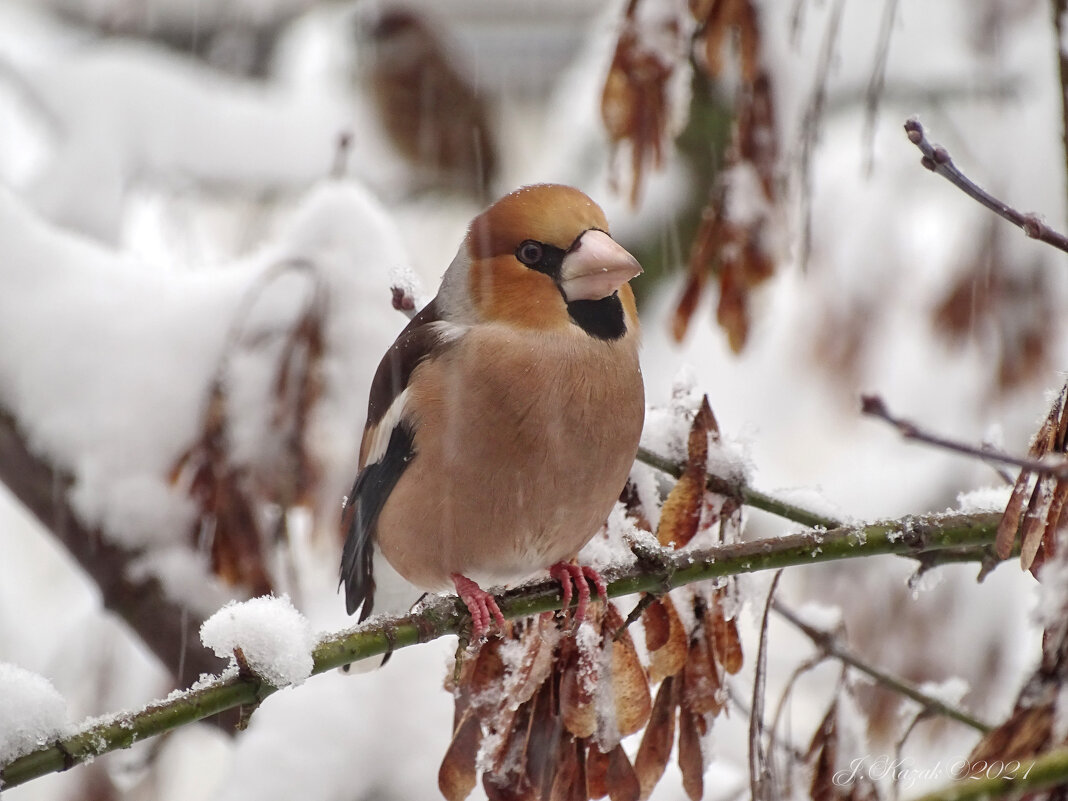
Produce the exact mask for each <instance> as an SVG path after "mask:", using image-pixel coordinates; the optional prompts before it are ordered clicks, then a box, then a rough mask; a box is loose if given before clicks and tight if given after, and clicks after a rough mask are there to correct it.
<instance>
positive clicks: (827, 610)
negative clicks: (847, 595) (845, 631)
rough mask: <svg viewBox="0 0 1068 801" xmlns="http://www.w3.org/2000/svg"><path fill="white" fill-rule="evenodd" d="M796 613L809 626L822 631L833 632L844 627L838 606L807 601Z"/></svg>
mask: <svg viewBox="0 0 1068 801" xmlns="http://www.w3.org/2000/svg"><path fill="white" fill-rule="evenodd" d="M794 611H795V613H796V614H797V616H798V617H799V618H801V619H802V620H803V621H805V622H806V623H808V625H810V626H812V627H813V628H817V629H819V630H820V631H830V632H833V631H836V630H837V629H838V627H839V626H841V625H842V610H841V608H839V607H837V606H828V605H826V604H821V603H817V602H815V601H807V602H805V603H803V604H801V606H799V607H798V608H797V609H796V610H794Z"/></svg>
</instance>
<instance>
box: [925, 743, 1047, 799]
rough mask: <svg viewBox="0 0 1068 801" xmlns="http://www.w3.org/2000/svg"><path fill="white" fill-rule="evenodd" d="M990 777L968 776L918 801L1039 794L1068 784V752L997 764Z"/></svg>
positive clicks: (992, 765)
mask: <svg viewBox="0 0 1068 801" xmlns="http://www.w3.org/2000/svg"><path fill="white" fill-rule="evenodd" d="M990 767H991V768H995V767H997V771H996V774H997V775H994V771H993V770H990V771H987V772H988V773H989V774H990V775H982V776H969V777H967V778H964V779H959V780H957V781H955V782H954V783H953V784H951V785H949V786H948V787H943V788H942V789H941V790H936V791H935V792H933V793H927V794H926V795H923V796H920V797H919V798H917V799H915V801H980V799H983V801H987V800H988V799H994V798H1004V797H1006V796H1012V797H1013V798H1019V796H1020V794H1021V793H1024V792H1037V791H1039V790H1047V789H1049V788H1051V787H1056V786H1059V785H1064V784H1068V748H1057V749H1055V750H1053V751H1049V752H1047V753H1045V754H1043V755H1042V756H1040V757H1038V758H1037V759H1035V760H1033V761H1026V760H1024V761H1022V764H1021V763H1020V762H1016V761H1009V762H1008V763H1007V764H1005V763H999V762H994V763H992V764H991V765H990Z"/></svg>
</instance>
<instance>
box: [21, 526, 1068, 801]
mask: <svg viewBox="0 0 1068 801" xmlns="http://www.w3.org/2000/svg"><path fill="white" fill-rule="evenodd" d="M999 519H1000V515H998V514H996V513H994V514H992V513H985V514H943V515H926V516H920V517H906V518H902V519H900V520H894V521H888V522H882V523H874V524H869V525H863V526H843V527H840V528H836V529H832V530H829V531H827V530H810V531H805V532H801V533H798V534H791V535H787V536H783V537H777V538H774V539H764V540H756V541H750V542H739V543H733V544H727V545H719V546H714V547H710V548H705V549H700V550H678V551H674V550H672V551H669V550H658V551H657V552H656V558H655V559H648V558H642V557H643V556H645V555H647V554H645V553H644V552H642V553H640V554H639V559H638V561H637V563H636V564H634V565H632V566H630V567H628V568H626V569H623V570H621V571H616V572H614V573H612V572H607V574H606V578H608V579H609V583H608V595H609V597H619V596H624V595H631V594H634V593H638V592H649V593H662V592H666V591H667V590H669V589H673V588H675V587H681V586H684V585H687V584H691V583H694V582H697V581H704V580H706V579H713V578H719V577H724V576H732V575H738V574H742V573H750V572H755V571H761V570H772V569H778V568H782V567H791V566H795V565H803V564H818V563H822V562H830V561H836V560H841V559H853V558H863V557H869V556H875V555H879V554H897V555H901V556H909V557H913V558H918V559H924V558H925V557H928V556H931V555H937V553H938V552H940V551H949V552H954V551H959V549H961V548H968V547H979V548H981V549H983V550H984V551H985V550H988V549H989V548H990V546H992V544H993V542H994V536H995V533H996V530H997V525H998V521H999ZM499 604H500V607H501V611H502V612H503V613H504V615H505V617H507V618H519V617H525V616H528V615H533V614H537V613H540V612H547V611H552V610H555V609H559V608H560V607H561V597H560V587H559V584H558V583H557V582H552V581H548V582H541V583H536V584H530V585H527V586H524V587H520V588H517V589H515V590H512V591H509V592H507V593H505V594H503V595H502V596H500V599H499ZM468 625H469V621H468V619H467V617H466V614H465V613H464V610H463V605H462V604H460V603H459V602H458V601H457V599H456V598H455V597H454V596H442V597H439V598H436V599H434V600H432V601H431V602H429V603H428V604H426V605H425V606H423V607H422V608H421V609H419V610H418V611H417V612H415V613H414V614H411V615H409V616H407V617H405V618H400V619H387V620H383V621H373V622H369V624H368V625H363V626H360V627H358V628H356V629H348V630H345V631H341V632H338V633H336V634H333V635H330V636H328V637H326V638H324V639H322V640H321V641H320V642H319V644H318V645H317V646H315V648H314V649H313V651H312V659H313V668H312V673H313V674H318V673H323V672H326V671H328V670H333V669H335V668H338V667H341V666H343V665H347V664H350V663H352V662H356V661H360V660H363V659H368V658H370V657H373V656H378V655H381V654H384V653H387V652H390V651H393V650H396V649H398V648H405V647H408V646H411V645H415V644H417V643H424V642H429V641H430V640H434V639H437V638H439V637H444V636H447V635H450V634H457V635H460V636H461V637H464V635H465V632H466V630H467V627H468ZM276 689H277V688H275V687H273V686H271V685H270V684H269V683H267V682H266V681H265V680H264V679H263V678H262V677H260V676H258V675H256V673H255V672H254V671H253V670H248V669H245V668H242V669H240V670H230V671H228V672H227V673H224V674H223V675H222V676H219V677H217V678H214V679H211V680H209V681H207V682H205V683H198V684H197V685H194V687H193V688H191V689H189V690H188V691H184V692H177V693H174V694H172V695H171V696H170V697H168V698H166V699H164V700H162V701H159V702H157V703H154V704H151V705H149V706H147V707H145V708H144V709H142V710H140V711H137V712H133V713H120V714H117V715H114V716H112V717H109V718H107V719H105V720H103V721H102V722H95V723H94V724H93V725H92V726H90V727H88V728H86V729H83V730H82V731H80V732H78V733H76V734H74V735H71V736H68V737H64V738H63V739H61V740H59V741H57V742H55V743H52V744H49V745H47V746H44V747H42V748H39V749H37V750H36V751H33V752H31V753H29V754H26V755H24V756H22V757H19V758H18V759H15V760H13V761H12V762H10V763H9V764H7V765H6V766H4V767H3V768H0V786H3V787H4V788H5V789H6V788H9V787H14V786H17V785H19V784H24V783H25V782H28V781H30V780H32V779H34V778H37V777H39V776H43V775H45V774H48V773H54V772H58V771H64V770H68V769H70V768H71V767H73V766H75V765H78V764H81V763H82V762H85V761H87V760H90V759H92V758H94V757H96V756H99V755H101V754H104V753H107V752H110V751H114V750H117V749H121V748H128V747H129V746H131V745H133V744H134V743H135V742H138V741H140V740H143V739H145V738H147V737H152V736H155V735H157V734H161V733H163V732H166V731H170V730H172V729H175V728H177V727H179V726H183V725H186V724H189V723H192V722H195V721H198V720H201V719H203V718H206V717H208V716H210V715H214V714H217V713H219V712H222V711H224V710H228V709H234V708H238V707H246V709H245V710H244V712H245V714H244V715H243V718H247V714H248V710H247V707H250V706H251V707H253V708H254V707H255V706H256V705H258V704H259V703H260V702H262V701H263V700H264V699H265V698H267V697H268V696H270V695H271V694H273V693H274V692H275V691H276ZM1064 770H1065V772H1066V773H1068V765H1066V766H1065V768H1064Z"/></svg>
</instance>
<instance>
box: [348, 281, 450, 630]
mask: <svg viewBox="0 0 1068 801" xmlns="http://www.w3.org/2000/svg"><path fill="white" fill-rule="evenodd" d="M456 335H457V330H456V328H455V326H452V325H450V324H449V323H446V322H444V321H442V320H440V319H439V318H438V314H437V308H436V304H435V303H434V302H433V301H431V303H429V304H428V305H427V306H426V307H425V308H424V309H423V310H422V311H420V312H419V314H417V315H416V316H415V317H414V318H412V321H411V322H410V323H409V324H408V326H407V327H406V328H405V329H404V330H403V331H402V332H401V334H400V336H399V337H397V341H396V342H394V343H393V345H392V347H390V349H389V350H388V351H387V352H386V355H385V356H384V357H383V359H382V362H381V364H379V366H378V371H377V372H376V373H375V377H374V380H373V381H372V382H371V394H370V400H369V401H368V409H367V425H366V427H365V428H364V434H363V442H362V443H361V444H360V471H359V473H358V475H357V476H356V482H355V483H354V484H353V486H352V492H351V493H349V496H348V497H347V498H346V499H345V506H344V511H343V513H342V518H341V525H342V531H343V532H344V533H345V537H346V539H345V547H344V550H343V551H342V555H341V582H340V583H341V584H344V585H345V608H346V609H347V610H348V613H349V614H350V615H351V614H352V613H353V612H355V611H356V610H357V609H360V608H361V607H362V611H361V612H360V621H361V622H363V621H364V620H366V619H367V617H368V616H370V614H371V612H372V610H373V608H374V593H375V579H374V571H373V567H374V552H375V536H376V532H375V527H376V524H377V521H378V516H379V514H380V513H381V511H382V507H383V506H385V504H386V501H387V500H388V498H389V495H390V493H391V492H392V491H393V488H394V487H395V486H396V485H397V482H398V481H399V480H400V477H401V475H402V474H403V473H404V470H405V468H406V467H407V466H408V464H409V462H411V460H412V459H413V458H415V455H416V451H415V433H416V432H415V424H414V422H413V421H412V420H411V419H410V418H409V416H408V415H407V414H406V405H407V399H408V394H409V393H408V384H409V381H410V380H411V379H412V374H413V373H414V371H415V368H416V367H418V366H419V364H420V363H421V362H423V361H424V360H425V359H427V358H429V357H431V356H432V355H433V354H434V353H435V352H436V351H437V350H438V349H439V348H441V347H443V346H445V345H447V344H448V343H449V342H450V341H451V340H452V339H454V338H455V336H456Z"/></svg>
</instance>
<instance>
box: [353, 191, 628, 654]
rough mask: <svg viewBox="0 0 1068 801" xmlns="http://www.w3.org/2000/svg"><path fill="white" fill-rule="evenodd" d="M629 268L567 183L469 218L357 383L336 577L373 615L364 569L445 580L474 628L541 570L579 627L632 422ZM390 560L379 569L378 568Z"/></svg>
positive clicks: (371, 579) (519, 194)
mask: <svg viewBox="0 0 1068 801" xmlns="http://www.w3.org/2000/svg"><path fill="white" fill-rule="evenodd" d="M641 271H642V270H641V267H640V265H639V264H638V262H637V261H636V260H635V259H634V257H633V256H631V255H630V253H628V252H627V251H626V250H624V249H623V248H622V247H621V246H620V245H618V244H617V243H616V242H615V241H614V240H613V239H612V238H611V237H610V236H609V233H608V223H607V221H606V219H605V216H604V212H602V211H601V209H600V208H599V207H598V206H597V205H596V204H595V203H594V202H593V201H592V200H590V199H589V198H588V197H587V196H586V195H584V194H583V193H582V192H580V191H578V190H577V189H573V188H571V187H568V186H560V185H555V184H539V185H535V186H528V187H524V188H522V189H519V190H517V191H515V192H512V193H511V194H509V195H507V196H505V197H504V198H502V199H501V200H499V201H497V202H496V203H494V204H493V205H492V206H490V207H489V208H488V209H487V210H486V211H484V212H482V214H480V215H479V216H477V217H476V218H475V219H474V221H473V222H472V223H471V226H470V228H469V229H468V232H467V236H466V238H465V239H464V241H463V244H462V245H461V246H460V250H459V252H458V253H457V254H456V257H455V258H454V259H453V261H452V264H451V265H450V266H449V269H448V270H447V271H446V273H445V275H444V278H443V279H442V282H441V288H440V289H439V290H438V294H437V296H436V297H435V298H434V299H433V300H432V301H431V302H430V303H429V304H427V306H426V307H424V308H423V309H422V310H421V311H420V312H419V313H418V314H417V315H416V316H415V317H414V318H413V319H412V321H411V322H410V323H409V324H408V326H407V327H406V328H405V329H404V331H402V332H401V334H400V336H399V337H398V338H397V341H396V342H395V343H394V344H393V346H392V347H391V348H390V349H389V350H388V351H387V353H386V355H385V357H384V358H383V360H382V363H381V364H380V365H379V367H378V371H377V373H376V374H375V377H374V380H373V382H372V385H371V392H370V401H369V403H368V411H367V424H366V428H365V430H364V436H363V441H362V443H361V445H360V456H359V465H360V471H359V474H358V475H357V477H356V483H355V485H354V486H353V488H352V492H351V494H350V495H349V497H348V498H347V499H346V503H345V512H344V515H343V520H342V526H343V530H344V534H345V536H346V541H345V547H344V552H343V555H342V561H341V583H342V584H344V586H345V601H346V607H347V609H348V612H349V614H352V613H353V612H355V611H356V610H357V609H361V608H362V611H361V614H360V620H361V621H362V620H364V619H366V618H367V617H368V616H369V615H370V614H371V612H372V610H373V609H374V604H375V590H376V572H377V571H379V570H381V569H386V570H390V569H392V570H395V571H396V572H397V573H399V574H400V575H401V576H402V577H403V578H404V579H406V580H407V581H408V582H410V583H411V584H414V585H415V586H417V587H419V588H421V589H423V590H429V591H441V590H446V589H448V588H449V587H450V586H451V587H453V588H455V590H456V592H457V594H458V595H459V596H460V598H461V599H462V600H463V601H464V603H465V604H466V605H467V608H468V610H469V611H470V612H471V618H472V627H473V633H474V634H475V636H480V635H481V634H483V633H485V631H486V630H487V629H488V628H489V625H490V623H491V621H494V620H495V621H496V622H497V623H498V625H500V626H503V624H504V619H503V616H502V615H501V612H500V609H499V608H498V606H497V603H496V601H495V600H494V598H493V596H492V595H491V594H490V593H488V592H486V590H485V589H483V588H484V587H494V586H499V585H502V584H506V583H510V582H515V581H519V580H522V579H526V578H529V577H531V576H532V575H533V574H535V573H537V572H538V571H540V570H544V569H545V568H549V571H550V574H551V575H552V576H554V577H555V578H557V579H558V580H559V581H560V582H561V585H562V590H563V595H564V598H565V604H566V603H569V602H570V599H571V597H572V584H573V585H574V588H575V592H576V593H577V596H578V607H577V609H576V612H575V618H576V620H581V619H582V617H583V616H584V614H585V610H586V606H587V604H588V602H589V599H590V587H589V584H588V582H587V579H589V580H591V581H593V582H594V584H595V586H596V587H597V591H598V593H599V594H600V595H602V596H603V595H604V582H603V581H602V580H601V578H600V576H599V575H597V573H596V572H595V571H593V570H592V569H590V568H588V567H579V566H578V565H576V564H574V563H573V561H572V560H573V558H574V557H575V555H576V554H577V553H578V551H579V549H580V548H582V546H583V545H585V544H586V543H587V542H588V541H589V540H590V538H591V537H593V535H594V534H595V533H596V532H597V531H598V530H599V529H600V527H601V526H602V525H603V524H604V522H605V519H606V518H607V516H608V513H609V511H611V509H612V505H613V504H614V503H615V501H616V499H617V498H618V497H619V494H620V492H621V491H622V489H623V486H624V484H625V483H626V480H627V475H628V473H629V472H630V468H631V465H632V463H633V461H634V455H635V452H636V450H637V447H638V440H639V437H640V435H641V430H642V423H643V420H644V414H645V399H644V389H643V386H642V376H641V370H640V368H639V365H638V337H639V331H638V318H637V313H636V309H635V305H634V295H633V293H632V292H631V289H630V286H629V284H628V283H627V282H628V281H629V280H630V279H631V278H634V277H635V276H637V275H638V274H640V273H641ZM383 557H384V560H385V562H386V563H388V566H387V565H383V564H382V558H383Z"/></svg>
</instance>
